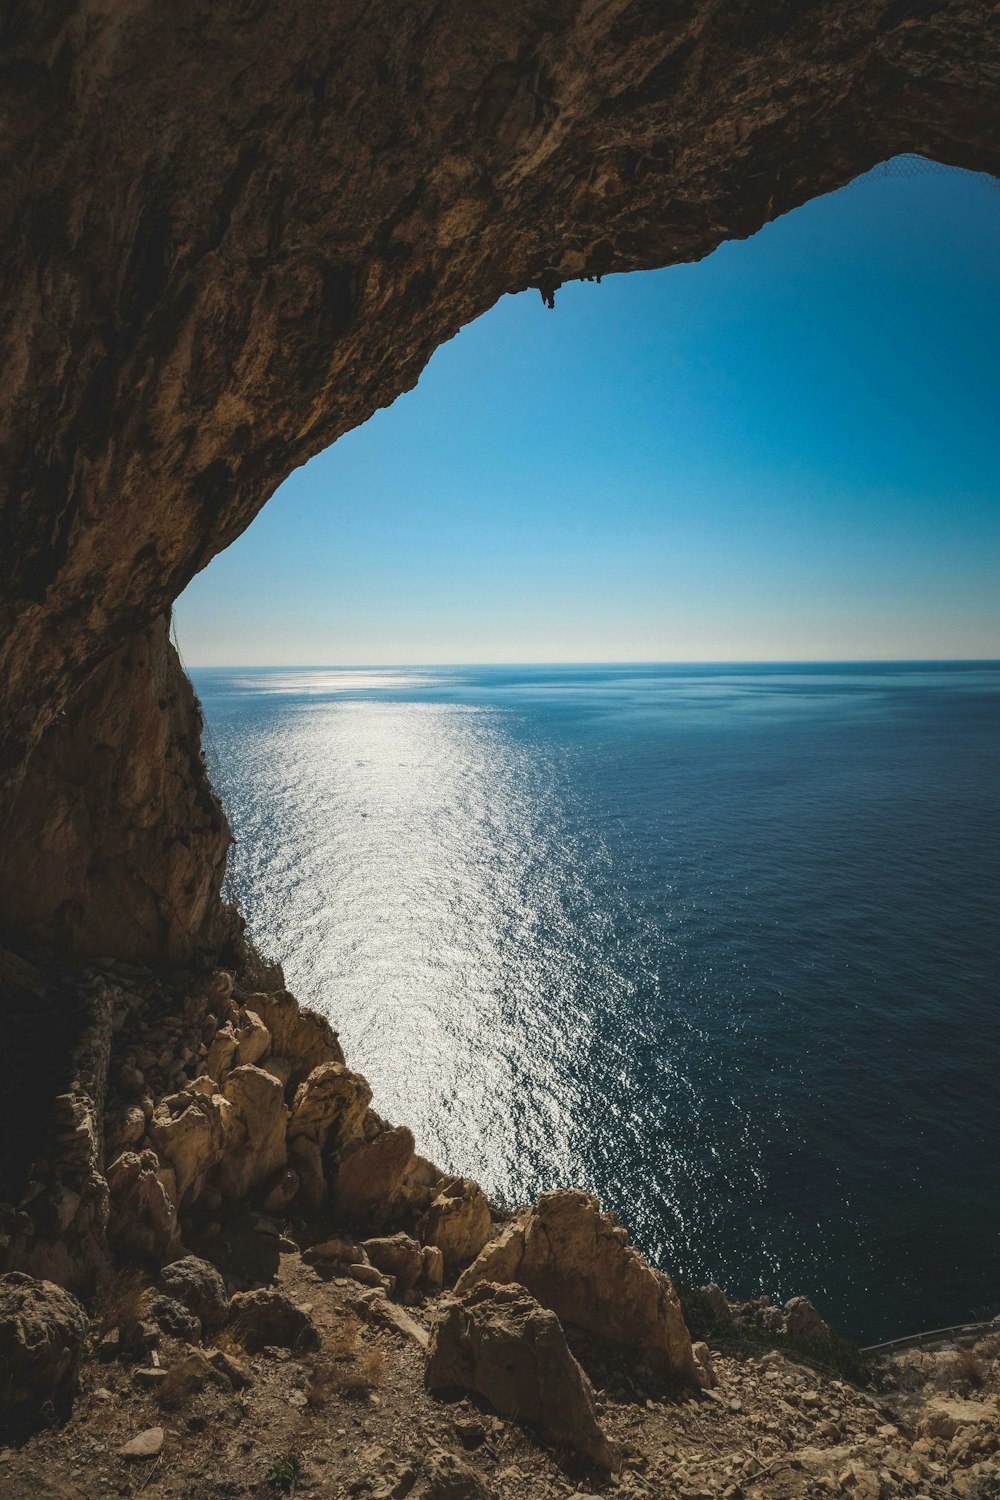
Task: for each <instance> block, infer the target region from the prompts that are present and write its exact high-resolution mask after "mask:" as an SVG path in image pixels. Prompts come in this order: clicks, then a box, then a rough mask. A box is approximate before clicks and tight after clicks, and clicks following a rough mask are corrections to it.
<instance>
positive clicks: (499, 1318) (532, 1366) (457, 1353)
mask: <svg viewBox="0 0 1000 1500" xmlns="http://www.w3.org/2000/svg"><path fill="white" fill-rule="evenodd" d="M425 1379H426V1382H427V1387H428V1389H429V1390H431V1391H447V1390H454V1389H459V1390H466V1391H475V1392H476V1393H477V1394H478V1395H480V1396H485V1398H486V1400H487V1401H489V1403H490V1405H491V1406H493V1407H494V1408H495V1409H496V1410H497V1411H498V1412H499V1413H500V1415H501V1416H504V1417H517V1418H521V1419H523V1420H524V1421H527V1422H532V1423H534V1424H536V1425H537V1426H538V1427H541V1428H542V1430H543V1431H544V1432H545V1433H546V1435H547V1436H548V1437H549V1438H550V1439H551V1440H552V1442H554V1443H566V1444H567V1445H568V1446H570V1447H572V1448H575V1449H576V1450H577V1452H579V1453H582V1454H584V1455H585V1456H586V1457H587V1458H589V1459H591V1461H592V1462H593V1463H597V1464H601V1465H602V1466H603V1467H604V1468H606V1469H610V1468H611V1466H612V1463H613V1455H612V1451H611V1448H610V1445H609V1444H608V1441H607V1439H606V1438H605V1436H604V1434H603V1432H602V1431H601V1429H600V1426H599V1424H598V1421H597V1412H596V1410H595V1408H594V1396H593V1391H592V1390H591V1387H590V1382H589V1381H588V1380H587V1377H586V1375H585V1374H584V1373H583V1371H582V1370H581V1368H580V1366H579V1365H578V1364H577V1362H576V1360H575V1359H574V1358H573V1356H572V1354H571V1353H570V1351H569V1348H568V1346H567V1344H566V1336H565V1334H564V1333H563V1330H562V1326H561V1324H560V1322H559V1319H558V1318H557V1317H556V1315H555V1313H553V1312H550V1311H549V1310H548V1309H547V1308H543V1307H540V1306H539V1305H538V1303H537V1302H536V1301H535V1299H534V1298H533V1297H531V1296H529V1295H528V1293H527V1292H526V1291H525V1290H524V1288H523V1287H520V1286H494V1285H492V1284H491V1283H489V1282H480V1283H479V1284H478V1285H477V1286H475V1287H473V1288H472V1290H471V1291H470V1292H469V1293H468V1295H467V1296H466V1297H464V1298H463V1299H462V1300H461V1301H457V1300H454V1301H453V1300H450V1299H449V1300H448V1302H447V1303H446V1305H445V1307H444V1311H443V1314H442V1316H441V1318H440V1319H439V1321H438V1323H437V1324H436V1325H435V1328H434V1332H433V1333H432V1335H431V1343H430V1348H429V1350H428V1354H427V1366H426V1373H425Z"/></svg>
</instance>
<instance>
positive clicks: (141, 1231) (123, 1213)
mask: <svg viewBox="0 0 1000 1500" xmlns="http://www.w3.org/2000/svg"><path fill="white" fill-rule="evenodd" d="M108 1188H109V1190H110V1194H111V1215H110V1219H109V1222H108V1239H109V1241H110V1243H111V1244H112V1245H113V1246H114V1247H115V1248H116V1249H117V1250H118V1252H119V1254H121V1255H127V1256H131V1257H133V1258H135V1259H137V1260H140V1261H147V1262H149V1263H151V1264H153V1265H157V1266H159V1265H162V1263H163V1262H164V1261H165V1260H169V1259H170V1256H171V1254H176V1247H177V1243H178V1233H177V1201H176V1198H175V1197H174V1196H173V1195H172V1194H171V1192H170V1191H169V1185H168V1184H167V1183H165V1182H164V1175H163V1171H162V1169H161V1167H160V1163H159V1161H158V1160H157V1157H156V1153H155V1152H154V1151H141V1152H137V1151H123V1152H122V1154H121V1156H119V1157H118V1158H117V1160H116V1161H113V1162H112V1163H111V1166H110V1167H109V1168H108Z"/></svg>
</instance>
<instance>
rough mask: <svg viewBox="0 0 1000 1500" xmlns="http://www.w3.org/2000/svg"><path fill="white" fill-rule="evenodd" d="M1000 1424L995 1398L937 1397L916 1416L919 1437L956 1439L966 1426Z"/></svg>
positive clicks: (999, 1413)
mask: <svg viewBox="0 0 1000 1500" xmlns="http://www.w3.org/2000/svg"><path fill="white" fill-rule="evenodd" d="M980 1425H982V1426H985V1427H993V1426H997V1425H1000V1410H998V1407H997V1403H996V1402H995V1401H990V1402H985V1401H966V1400H963V1399H962V1398H961V1397H958V1396H934V1397H932V1398H931V1400H930V1401H928V1402H927V1404H926V1406H924V1408H923V1410H922V1411H921V1413H920V1416H919V1418H918V1419H917V1435H918V1437H927V1438H943V1439H945V1440H946V1441H947V1440H948V1439H950V1438H953V1437H954V1436H955V1434H956V1433H957V1432H960V1431H961V1430H962V1428H963V1427H978V1426H980Z"/></svg>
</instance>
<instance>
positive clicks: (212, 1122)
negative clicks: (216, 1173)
mask: <svg viewBox="0 0 1000 1500" xmlns="http://www.w3.org/2000/svg"><path fill="white" fill-rule="evenodd" d="M229 1113H230V1105H229V1104H228V1102H227V1101H226V1100H225V1099H224V1098H223V1096H222V1095H221V1094H219V1093H217V1092H216V1091H215V1085H214V1082H213V1081H212V1080H211V1079H209V1078H199V1079H195V1080H194V1082H193V1083H191V1084H189V1085H188V1087H187V1088H184V1089H182V1090H181V1091H180V1093H177V1094H168V1095H167V1097H166V1098H165V1099H161V1100H160V1103H159V1104H158V1105H157V1106H156V1109H155V1110H154V1112H153V1118H152V1120H151V1121H150V1124H149V1134H150V1137H151V1139H152V1141H153V1144H154V1146H155V1147H156V1150H157V1153H158V1155H159V1156H160V1158H161V1159H162V1160H163V1161H164V1162H166V1163H167V1164H168V1165H169V1166H170V1167H172V1169H173V1171H174V1175H175V1178H176V1183H177V1204H178V1207H179V1208H185V1207H188V1206H189V1205H190V1204H192V1203H194V1202H195V1201H196V1200H197V1198H198V1195H199V1193H200V1192H201V1189H202V1187H203V1186H204V1183H205V1180H206V1178H207V1177H208V1174H209V1172H210V1171H211V1170H212V1168H213V1167H215V1166H216V1165H217V1164H218V1163H219V1162H220V1161H221V1160H222V1155H223V1152H224V1151H225V1149H226V1139H227V1119H228V1115H229Z"/></svg>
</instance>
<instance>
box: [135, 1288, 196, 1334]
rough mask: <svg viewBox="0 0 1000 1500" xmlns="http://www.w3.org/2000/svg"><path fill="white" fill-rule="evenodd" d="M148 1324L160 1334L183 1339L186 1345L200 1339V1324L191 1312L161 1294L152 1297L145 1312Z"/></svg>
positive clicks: (179, 1303)
mask: <svg viewBox="0 0 1000 1500" xmlns="http://www.w3.org/2000/svg"><path fill="white" fill-rule="evenodd" d="M147 1314H148V1318H149V1320H150V1322H152V1323H154V1324H155V1325H156V1327H157V1328H158V1329H159V1330H160V1332H161V1333H165V1334H167V1335H168V1336H169V1337H170V1338H172V1339H183V1341H184V1342H185V1343H186V1344H196V1343H197V1342H198V1340H199V1339H200V1338H201V1323H200V1322H199V1320H198V1318H197V1317H196V1316H195V1314H194V1313H193V1312H190V1311H189V1310H188V1309H187V1308H186V1307H185V1306H184V1303H183V1302H178V1301H177V1299H176V1297H166V1296H164V1295H163V1293H162V1292H161V1293H160V1294H159V1295H158V1296H156V1297H154V1298H153V1299H152V1301H151V1302H150V1304H149V1308H148V1310H147Z"/></svg>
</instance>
